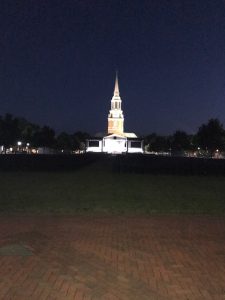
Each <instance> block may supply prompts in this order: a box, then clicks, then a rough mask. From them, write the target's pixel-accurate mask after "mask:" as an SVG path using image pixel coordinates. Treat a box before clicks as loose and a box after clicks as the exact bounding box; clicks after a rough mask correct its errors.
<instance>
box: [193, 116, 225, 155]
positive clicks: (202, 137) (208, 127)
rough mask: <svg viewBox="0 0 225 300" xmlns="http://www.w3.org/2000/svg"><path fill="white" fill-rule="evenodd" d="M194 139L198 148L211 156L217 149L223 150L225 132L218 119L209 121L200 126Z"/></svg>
mask: <svg viewBox="0 0 225 300" xmlns="http://www.w3.org/2000/svg"><path fill="white" fill-rule="evenodd" d="M196 137H197V142H198V143H199V146H200V147H201V148H202V149H204V150H209V152H210V153H211V154H212V153H213V152H214V151H216V150H217V149H219V150H225V131H224V129H223V125H222V124H221V123H220V121H219V120H218V119H210V120H209V121H208V123H207V124H203V125H201V126H200V127H199V129H198V132H197V135H196Z"/></svg>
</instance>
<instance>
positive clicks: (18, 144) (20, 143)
mask: <svg viewBox="0 0 225 300" xmlns="http://www.w3.org/2000/svg"><path fill="white" fill-rule="evenodd" d="M21 145H22V142H20V141H18V142H17V146H18V149H17V150H18V151H19V150H20V146H21Z"/></svg>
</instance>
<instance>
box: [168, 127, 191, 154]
mask: <svg viewBox="0 0 225 300" xmlns="http://www.w3.org/2000/svg"><path fill="white" fill-rule="evenodd" d="M171 146H172V147H171V148H172V150H173V151H184V150H190V149H191V139H190V136H189V135H188V134H187V133H186V132H185V131H181V130H177V131H176V132H175V133H174V135H173V136H172V145H171Z"/></svg>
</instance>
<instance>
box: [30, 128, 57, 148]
mask: <svg viewBox="0 0 225 300" xmlns="http://www.w3.org/2000/svg"><path fill="white" fill-rule="evenodd" d="M33 143H34V146H36V147H49V148H54V147H55V144H56V141H55V131H54V130H53V129H52V128H50V127H48V126H44V127H42V128H41V129H40V130H39V131H37V132H35V134H34V137H33Z"/></svg>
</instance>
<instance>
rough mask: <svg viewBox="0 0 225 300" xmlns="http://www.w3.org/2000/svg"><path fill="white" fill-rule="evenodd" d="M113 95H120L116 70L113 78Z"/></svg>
mask: <svg viewBox="0 0 225 300" xmlns="http://www.w3.org/2000/svg"><path fill="white" fill-rule="evenodd" d="M114 96H115V97H119V96H120V91H119V82H118V72H116V80H115V88H114Z"/></svg>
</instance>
